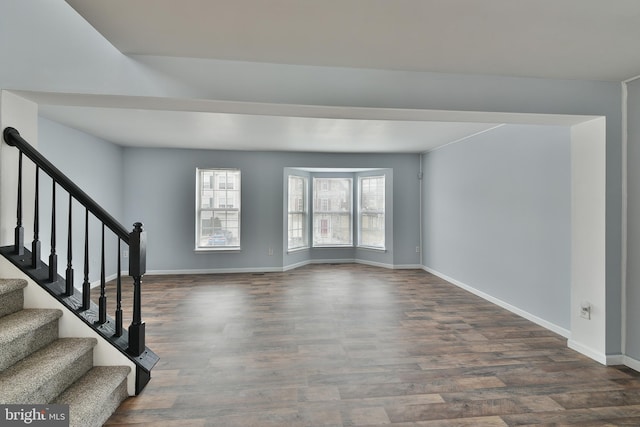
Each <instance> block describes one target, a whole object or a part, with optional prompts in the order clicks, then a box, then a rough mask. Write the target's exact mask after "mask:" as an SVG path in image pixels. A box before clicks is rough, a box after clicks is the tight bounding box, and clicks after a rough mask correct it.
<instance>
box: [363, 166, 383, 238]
mask: <svg viewBox="0 0 640 427" xmlns="http://www.w3.org/2000/svg"><path fill="white" fill-rule="evenodd" d="M370 179H382V182H383V185H382V210H367V211H366V212H365V211H364V209H363V207H362V205H363V201H362V199H363V195H364V194H363V191H362V184H363V182H364V181H365V180H370ZM386 182H387V179H386V175H384V174H383V175H371V176H368V175H365V176H358V192H357V194H358V219H357V222H358V230H357V235H358V245H357V246H358V247H360V248H367V249H377V250H386V240H387V239H386ZM372 213H373V214H378V215H382V218H381V221H382V244H381V245H367V244H363V243H362V236H363V234H364V232H363V229H362V226H363V216H364V215H365V214H372Z"/></svg>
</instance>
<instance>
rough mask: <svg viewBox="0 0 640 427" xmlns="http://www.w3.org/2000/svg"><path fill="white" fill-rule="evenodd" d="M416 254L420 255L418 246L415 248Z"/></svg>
mask: <svg viewBox="0 0 640 427" xmlns="http://www.w3.org/2000/svg"><path fill="white" fill-rule="evenodd" d="M416 253H417V254H419V253H420V246H416Z"/></svg>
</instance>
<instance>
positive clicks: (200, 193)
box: [195, 168, 242, 252]
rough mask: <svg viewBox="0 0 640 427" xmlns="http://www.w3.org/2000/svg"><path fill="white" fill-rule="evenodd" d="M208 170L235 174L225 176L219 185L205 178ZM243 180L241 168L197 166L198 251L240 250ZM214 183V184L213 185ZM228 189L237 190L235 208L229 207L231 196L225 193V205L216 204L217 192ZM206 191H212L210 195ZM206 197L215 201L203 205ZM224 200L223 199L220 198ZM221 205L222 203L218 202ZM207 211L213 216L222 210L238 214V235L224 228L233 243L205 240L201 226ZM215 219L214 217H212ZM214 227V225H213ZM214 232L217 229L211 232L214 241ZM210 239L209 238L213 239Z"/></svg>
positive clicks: (196, 212)
mask: <svg viewBox="0 0 640 427" xmlns="http://www.w3.org/2000/svg"><path fill="white" fill-rule="evenodd" d="M206 172H228V173H233V175H227V176H225V181H224V183H225V184H224V185H221V184H222V182H220V183H219V184H218V185H215V183H211V182H210V181H209V180H208V179H203V176H204V173H206ZM229 178H231V180H229ZM207 181H209V182H208V183H207ZM241 181H242V174H241V171H240V169H230V168H197V169H196V189H195V190H196V209H195V217H196V218H195V220H196V221H195V223H196V224H195V250H196V251H198V252H199V251H239V250H240V242H241V239H240V237H241V217H242V215H241V209H240V207H241V199H242V191H241V190H242V188H241ZM230 182H231V183H232V185H231V186H229V185H228V183H230ZM211 184H214V185H211ZM219 187H224V188H219ZM227 187H231V188H227ZM227 191H233V192H237V193H238V194H237V197H236V199H237V206H235V205H236V204H235V203H233V205H234V206H233V208H230V207H227V206H229V203H228V200H229V198H230V197H231V196H229V195H227V194H225V195H224V196H222V197H223V198H224V199H225V203H224V207H221V206H215V204H216V200H215V196H214V195H215V193H216V192H225V193H226V192H227ZM205 192H208V193H211V194H210V195H209V194H208V193H207V194H204V193H205ZM204 198H211V200H212V201H213V203H209V206H208V207H202V202H201V201H202V199H204ZM220 200H222V199H220ZM218 204H219V205H220V203H218ZM205 212H211V216H212V218H213V216H214V215H215V214H216V212H218V213H220V212H225V213H226V214H227V215H228V214H229V213H232V214H234V216H237V222H238V226H237V236H236V235H234V234H233V233H232V232H230V231H229V230H226V231H225V230H222V232H223V233H224V234H225V236H224V238H225V239H227V235H228V236H231V237H230V238H231V239H232V241H231V242H232V243H230V244H226V243H225V244H215V243H209V241H205V239H204V236H203V235H202V233H201V227H202V214H203V213H205ZM212 221H213V219H212ZM212 227H214V226H212ZM214 233H215V231H213V230H212V234H211V239H214V240H212V242H215V237H214ZM211 239H209V240H211Z"/></svg>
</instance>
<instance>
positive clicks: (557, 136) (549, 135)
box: [423, 125, 571, 330]
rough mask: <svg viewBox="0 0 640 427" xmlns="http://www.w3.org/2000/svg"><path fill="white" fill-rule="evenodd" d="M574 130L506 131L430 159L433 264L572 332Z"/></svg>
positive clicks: (427, 240) (428, 258) (427, 242)
mask: <svg viewBox="0 0 640 427" xmlns="http://www.w3.org/2000/svg"><path fill="white" fill-rule="evenodd" d="M570 156H571V153H570V130H569V128H567V127H552V126H522V125H519V126H515V125H506V126H502V127H499V128H497V129H494V130H491V131H489V132H485V133H483V134H480V135H477V136H475V137H472V138H468V139H466V140H464V141H462V142H459V143H455V144H451V145H448V146H445V147H444V148H441V149H438V150H435V151H431V152H428V153H426V154H425V155H424V156H423V167H424V180H423V182H424V187H423V197H424V199H423V206H424V214H423V226H424V236H425V237H424V253H423V257H424V265H425V266H426V267H428V268H431V269H433V270H436V271H438V272H439V273H442V274H444V275H446V276H449V277H451V278H453V279H455V280H457V281H460V282H462V283H464V284H466V285H468V286H471V287H473V288H475V289H477V290H479V291H482V292H484V293H486V294H489V295H491V296H493V297H495V298H497V299H500V300H502V301H504V302H506V303H509V304H511V305H513V306H515V307H517V308H519V309H522V310H524V311H526V312H528V313H530V314H532V315H534V316H537V317H539V318H541V319H543V320H546V321H548V322H551V323H553V324H555V325H557V326H560V327H561V328H564V329H567V330H569V329H570V312H569V309H570V296H571V169H570V166H571V165H570Z"/></svg>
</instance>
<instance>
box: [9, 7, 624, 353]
mask: <svg viewBox="0 0 640 427" xmlns="http://www.w3.org/2000/svg"><path fill="white" fill-rule="evenodd" d="M24 28H30V29H31V30H30V31H28V32H26V33H25V32H24ZM15 34H21V37H16V36H15ZM0 40H3V43H0V55H1V57H2V58H7V60H8V61H9V60H10V61H11V66H5V67H0V88H3V89H24V90H44V91H53V92H77V93H102V94H105V93H106V94H133V95H149V96H169V95H170V96H176V97H186V98H189V97H197V98H214V99H228V100H245V101H259V102H285V103H298V104H309V105H336V106H339V105H344V106H356V107H373V108H377V107H397V108H425V109H437V110H467V111H499V112H516V113H549V114H588V115H602V116H605V117H606V120H607V131H606V138H607V147H606V166H607V171H606V221H607V223H606V293H607V301H606V304H607V311H606V312H607V322H606V323H607V345H606V347H607V353H608V354H617V353H619V352H620V349H621V343H622V340H621V326H622V323H621V315H620V309H621V306H620V301H621V295H622V294H621V291H622V286H621V259H622V256H621V255H622V235H621V232H622V227H621V221H620V218H621V216H622V178H621V177H622V173H621V165H622V134H621V117H622V115H621V112H622V98H621V90H620V83H619V82H596V81H581V80H550V79H534V78H511V77H500V76H486V75H456V74H443V73H427V72H399V71H383V70H363V69H349V68H335V67H310V66H309V67H305V66H291V65H275V64H254V63H245V62H232V61H213V60H198V59H187V58H158V57H145V56H132V57H128V56H125V55H122V54H121V53H120V52H118V51H117V50H116V49H115V48H113V46H111V45H110V44H109V43H108V42H106V41H105V40H104V39H103V38H102V37H101V36H100V35H99V34H98V33H97V32H96V31H95V30H94V29H93V28H92V27H91V26H90V25H89V24H88V23H87V22H85V21H84V20H83V19H82V18H81V17H80V16H78V14H77V13H75V11H73V10H72V9H71V7H70V6H69V5H68V4H66V3H65V2H52V1H49V0H31V1H28V2H25V1H23V0H3V1H2V2H0ZM635 165H636V164H635V163H634V164H631V163H630V164H629V166H630V169H632V168H633V167H634V166H635ZM397 194H398V193H397V192H396V195H397ZM395 212H396V213H397V210H396V211H395ZM398 220H399V219H398V218H394V221H398ZM396 237H397V238H399V237H398V236H396Z"/></svg>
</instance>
